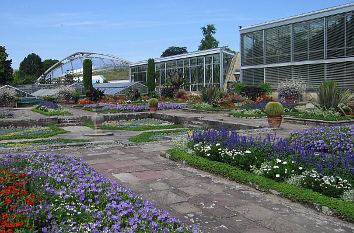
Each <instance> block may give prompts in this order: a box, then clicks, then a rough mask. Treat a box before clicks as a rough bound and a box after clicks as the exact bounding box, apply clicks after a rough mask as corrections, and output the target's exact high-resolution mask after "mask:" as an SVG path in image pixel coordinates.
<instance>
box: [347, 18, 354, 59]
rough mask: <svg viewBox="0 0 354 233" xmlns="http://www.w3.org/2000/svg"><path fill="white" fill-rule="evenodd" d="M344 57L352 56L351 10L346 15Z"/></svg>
mask: <svg viewBox="0 0 354 233" xmlns="http://www.w3.org/2000/svg"><path fill="white" fill-rule="evenodd" d="M346 24H347V25H346V30H347V31H346V42H347V47H346V57H353V56H354V13H353V12H351V13H350V14H348V15H347V17H346Z"/></svg>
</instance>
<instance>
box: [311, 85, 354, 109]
mask: <svg viewBox="0 0 354 233" xmlns="http://www.w3.org/2000/svg"><path fill="white" fill-rule="evenodd" d="M317 94H318V103H319V105H320V106H321V107H322V108H325V109H331V108H332V109H335V110H337V111H340V112H342V113H343V114H344V110H346V108H347V106H348V104H349V103H350V102H353V101H354V94H353V93H352V92H351V91H350V90H341V89H339V88H338V87H337V84H336V82H334V81H323V82H322V83H321V85H320V87H319V89H318V93H317Z"/></svg>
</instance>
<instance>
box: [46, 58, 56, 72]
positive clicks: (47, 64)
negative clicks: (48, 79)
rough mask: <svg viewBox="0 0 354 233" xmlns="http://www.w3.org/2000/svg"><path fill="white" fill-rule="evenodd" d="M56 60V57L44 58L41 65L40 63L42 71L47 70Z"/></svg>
mask: <svg viewBox="0 0 354 233" xmlns="http://www.w3.org/2000/svg"><path fill="white" fill-rule="evenodd" d="M58 61H59V60H57V59H45V60H44V61H43V65H42V68H43V71H42V73H44V72H45V71H46V70H48V69H49V68H50V67H52V66H53V65H54V64H55V63H57V62H58Z"/></svg>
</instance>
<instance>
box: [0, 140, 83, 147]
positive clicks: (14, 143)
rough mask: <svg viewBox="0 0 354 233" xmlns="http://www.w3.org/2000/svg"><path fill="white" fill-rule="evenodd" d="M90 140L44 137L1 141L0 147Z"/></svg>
mask: <svg viewBox="0 0 354 233" xmlns="http://www.w3.org/2000/svg"><path fill="white" fill-rule="evenodd" d="M82 142H90V140H86V139H66V138H57V139H42V140H31V141H23V142H7V143H0V148H1V147H3V148H11V147H27V146H36V145H48V146H49V145H56V144H68V143H82Z"/></svg>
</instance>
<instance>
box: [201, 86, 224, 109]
mask: <svg viewBox="0 0 354 233" xmlns="http://www.w3.org/2000/svg"><path fill="white" fill-rule="evenodd" d="M225 97H226V92H225V91H224V90H223V89H221V88H220V87H217V86H210V87H205V88H203V89H202V91H201V98H202V101H203V102H206V103H208V104H210V105H212V106H217V105H218V103H220V102H221V101H222V99H223V98H225Z"/></svg>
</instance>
